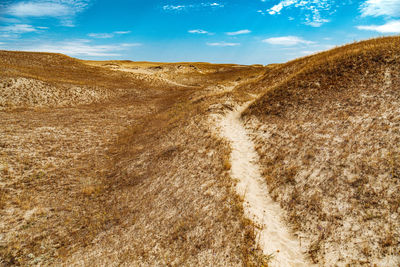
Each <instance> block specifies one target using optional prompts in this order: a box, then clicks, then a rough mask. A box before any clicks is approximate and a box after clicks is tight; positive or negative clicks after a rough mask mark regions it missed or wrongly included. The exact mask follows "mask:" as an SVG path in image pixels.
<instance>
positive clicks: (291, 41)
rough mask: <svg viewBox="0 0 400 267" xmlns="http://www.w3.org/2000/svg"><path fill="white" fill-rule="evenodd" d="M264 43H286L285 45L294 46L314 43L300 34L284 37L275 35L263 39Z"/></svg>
mask: <svg viewBox="0 0 400 267" xmlns="http://www.w3.org/2000/svg"><path fill="white" fill-rule="evenodd" d="M263 42H264V43H268V44H273V45H284V46H293V45H298V44H306V45H310V44H314V42H312V41H307V40H304V39H303V38H301V37H298V36H282V37H273V38H268V39H264V40H263Z"/></svg>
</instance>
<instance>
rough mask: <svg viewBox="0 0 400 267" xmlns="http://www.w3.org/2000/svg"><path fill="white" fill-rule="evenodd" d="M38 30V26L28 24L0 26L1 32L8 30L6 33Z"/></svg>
mask: <svg viewBox="0 0 400 267" xmlns="http://www.w3.org/2000/svg"><path fill="white" fill-rule="evenodd" d="M36 31H38V29H37V28H35V27H33V26H32V25H28V24H14V25H9V26H3V27H0V32H6V33H27V32H36Z"/></svg>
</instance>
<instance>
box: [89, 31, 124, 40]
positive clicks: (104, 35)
mask: <svg viewBox="0 0 400 267" xmlns="http://www.w3.org/2000/svg"><path fill="white" fill-rule="evenodd" d="M130 32H131V31H115V32H113V33H89V34H88V36H89V37H92V38H99V39H108V38H113V37H114V36H115V35H123V34H128V33H130Z"/></svg>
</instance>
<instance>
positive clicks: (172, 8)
mask: <svg viewBox="0 0 400 267" xmlns="http://www.w3.org/2000/svg"><path fill="white" fill-rule="evenodd" d="M221 7H224V5H223V4H220V3H217V2H205V3H199V4H190V5H187V4H176V5H164V6H163V7H162V9H163V10H165V11H182V10H187V9H196V8H197V9H199V8H221Z"/></svg>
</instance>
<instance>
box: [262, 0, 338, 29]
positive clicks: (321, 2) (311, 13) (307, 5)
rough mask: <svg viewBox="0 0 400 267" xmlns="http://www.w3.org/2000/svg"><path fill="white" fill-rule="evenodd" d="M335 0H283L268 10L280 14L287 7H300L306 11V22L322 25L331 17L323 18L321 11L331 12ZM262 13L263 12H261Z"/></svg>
mask: <svg viewBox="0 0 400 267" xmlns="http://www.w3.org/2000/svg"><path fill="white" fill-rule="evenodd" d="M333 2H335V1H334V0H281V1H280V2H279V3H278V4H276V5H274V6H272V7H271V8H269V9H268V10H267V12H268V13H269V14H270V15H277V14H280V13H281V11H282V10H283V9H285V8H298V9H300V10H302V11H306V12H307V13H308V14H305V22H304V24H306V25H309V26H312V27H321V26H322V25H323V24H325V23H327V22H329V21H330V20H329V19H326V18H323V17H322V15H321V13H323V12H329V11H330V10H331V8H332V4H333ZM261 13H262V12H261ZM262 14H263V13H262Z"/></svg>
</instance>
